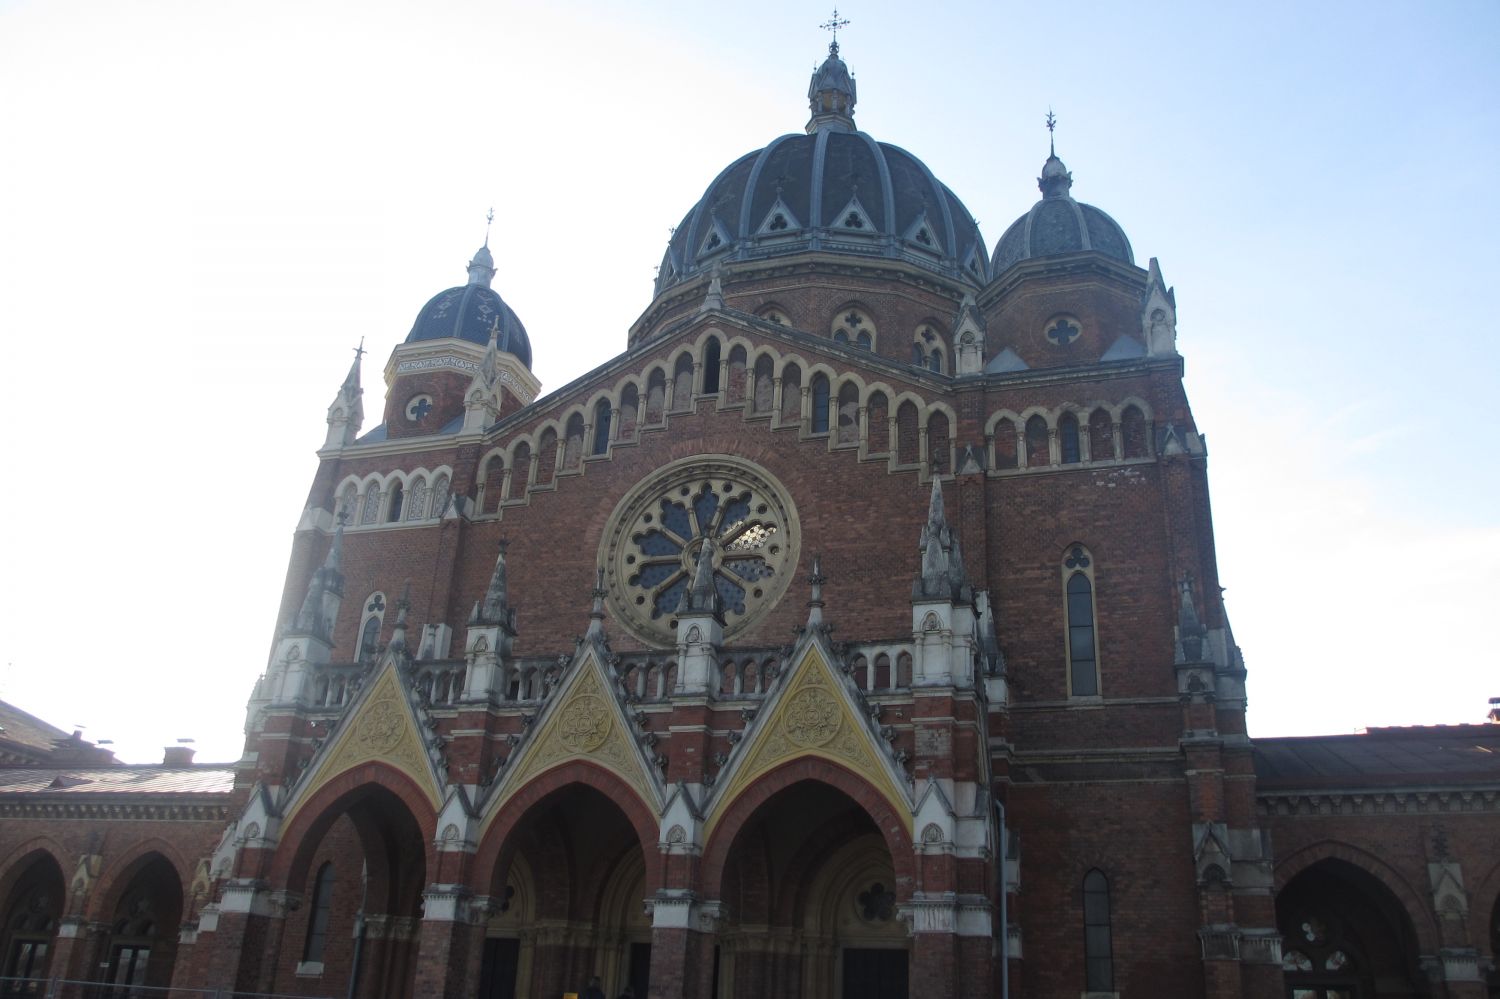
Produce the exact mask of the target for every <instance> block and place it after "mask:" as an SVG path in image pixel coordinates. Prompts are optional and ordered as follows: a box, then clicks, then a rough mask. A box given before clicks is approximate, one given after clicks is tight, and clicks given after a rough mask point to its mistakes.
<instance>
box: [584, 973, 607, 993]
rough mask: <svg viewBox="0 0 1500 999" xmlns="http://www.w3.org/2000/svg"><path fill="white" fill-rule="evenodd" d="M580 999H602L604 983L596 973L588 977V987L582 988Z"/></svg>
mask: <svg viewBox="0 0 1500 999" xmlns="http://www.w3.org/2000/svg"><path fill="white" fill-rule="evenodd" d="M581 999H604V983H603V982H601V981H600V980H599V976H598V975H595V976H594V977H593V978H590V979H589V987H588V988H586V989H584V990H583V996H582V997H581Z"/></svg>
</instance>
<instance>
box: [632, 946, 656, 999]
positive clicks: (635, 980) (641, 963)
mask: <svg viewBox="0 0 1500 999" xmlns="http://www.w3.org/2000/svg"><path fill="white" fill-rule="evenodd" d="M630 987H631V988H633V989H635V994H636V995H638V996H642V997H645V996H647V995H650V994H651V993H650V989H651V945H650V944H648V943H633V944H631V945H630Z"/></svg>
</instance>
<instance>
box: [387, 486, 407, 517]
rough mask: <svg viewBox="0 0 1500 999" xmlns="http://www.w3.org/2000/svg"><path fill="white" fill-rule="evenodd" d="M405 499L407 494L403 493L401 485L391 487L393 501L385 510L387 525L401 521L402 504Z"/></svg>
mask: <svg viewBox="0 0 1500 999" xmlns="http://www.w3.org/2000/svg"><path fill="white" fill-rule="evenodd" d="M404 499H405V494H404V493H403V492H402V489H401V483H399V482H398V483H396V484H395V485H394V486H391V501H390V504H389V505H388V506H387V507H386V510H385V519H386V522H387V523H390V524H394V523H396V522H397V521H399V520H400V519H401V504H402V501H403V500H404Z"/></svg>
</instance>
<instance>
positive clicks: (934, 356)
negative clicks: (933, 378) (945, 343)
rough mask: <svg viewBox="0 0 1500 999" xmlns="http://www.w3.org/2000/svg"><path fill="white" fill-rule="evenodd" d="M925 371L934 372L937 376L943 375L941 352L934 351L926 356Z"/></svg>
mask: <svg viewBox="0 0 1500 999" xmlns="http://www.w3.org/2000/svg"><path fill="white" fill-rule="evenodd" d="M927 370H929V371H935V372H937V373H938V374H942V373H943V352H942V351H941V350H934V351H933V352H932V353H930V354H928V355H927Z"/></svg>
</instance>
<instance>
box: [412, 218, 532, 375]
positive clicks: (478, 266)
mask: <svg viewBox="0 0 1500 999" xmlns="http://www.w3.org/2000/svg"><path fill="white" fill-rule="evenodd" d="M494 275H495V267H494V261H493V259H492V258H491V257H490V251H489V248H488V247H484V248H482V249H480V251H479V252H478V253H476V254H474V259H473V260H471V261H469V283H468V284H466V285H462V286H460V287H458V288H449V289H448V290H447V291H440V292H438V293H437V294H436V295H434V296H432V299H431V300H430V301H429V302H428V303H427V304H426V305H424V306H422V311H421V312H418V313H417V321H416V322H414V323H412V326H411V332H410V333H408V334H407V335H406V342H407V343H417V342H419V341H421V340H441V339H443V338H445V337H457V338H458V339H460V340H467V341H469V342H470V343H477V344H480V345H481V346H483V345H487V344H488V343H489V342H490V331H491V330H492V329H494V327H495V319H496V317H498V318H499V320H500V330H499V347H500V349H501V350H506V351H509V352H510V353H512V354H514V355H516V357H518V358H519V359H520V361H521V363H522V364H524V365H526V367H527V369H528V370H529V369H530V368H531V340H530V338H528V337H527V336H526V327H525V326H522V325H521V320H520V318H519V317H518V316H517V315H516V314H515V312H514V311H513V310H512V309H511V307H510V306H508V305H506V304H505V301H504V299H502V298H501V297H500V296H499V295H498V294H496V293H495V291H494V289H492V288H491V287H490V279H491V278H493V277H494Z"/></svg>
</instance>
